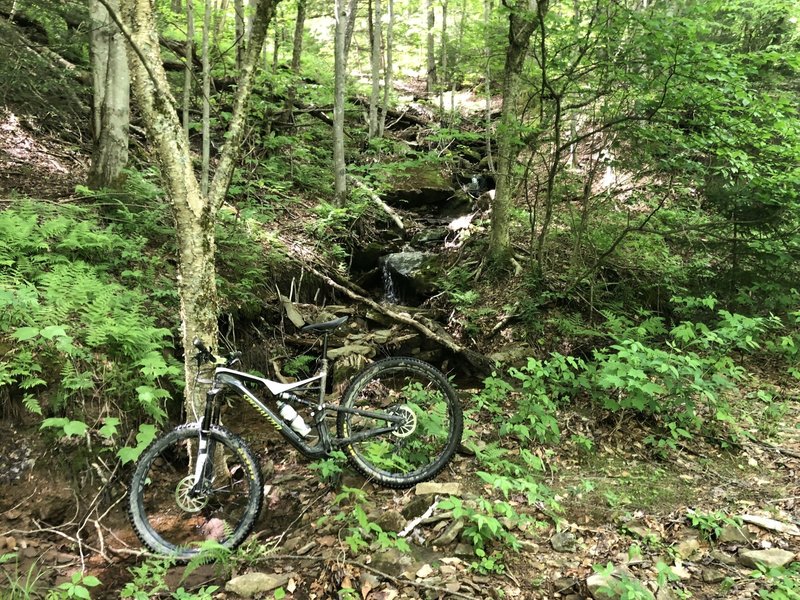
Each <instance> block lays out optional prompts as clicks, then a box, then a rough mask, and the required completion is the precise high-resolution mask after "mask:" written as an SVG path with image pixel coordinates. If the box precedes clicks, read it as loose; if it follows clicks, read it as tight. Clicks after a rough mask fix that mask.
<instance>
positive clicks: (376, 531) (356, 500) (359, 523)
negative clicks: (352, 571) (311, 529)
mask: <svg viewBox="0 0 800 600" xmlns="http://www.w3.org/2000/svg"><path fill="white" fill-rule="evenodd" d="M366 499H367V496H366V493H365V492H364V490H361V489H358V488H351V487H347V486H342V491H341V492H340V493H338V494H337V495H336V498H334V504H336V505H343V504H345V503H352V506H351V507H350V509H349V510H343V511H340V512H339V513H338V514H337V515H336V516H335V517H334V520H335V521H337V522H339V523H341V524H342V525H343V526H344V529H343V531H344V543H345V544H346V545H347V547H348V549H349V550H350V552H351V553H352V554H353V555H356V554H358V553H359V552H361V551H362V550H364V549H367V548H369V547H370V546H371V544H372V545H374V547H375V548H381V549H385V548H397V549H398V550H400V551H402V552H409V551H410V550H411V548H410V547H409V545H408V542H407V541H406V540H405V539H404V538H401V537H398V535H397V534H396V533H394V532H392V531H384V530H383V528H382V527H381V526H380V525H378V524H377V523H375V522H374V521H372V520H371V519H370V518H369V516H368V515H367V512H366V510H365V504H366Z"/></svg>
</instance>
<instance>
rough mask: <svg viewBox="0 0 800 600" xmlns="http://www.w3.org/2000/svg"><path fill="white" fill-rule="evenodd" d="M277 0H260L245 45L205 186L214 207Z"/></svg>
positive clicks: (226, 180)
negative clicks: (236, 86) (222, 138)
mask: <svg viewBox="0 0 800 600" xmlns="http://www.w3.org/2000/svg"><path fill="white" fill-rule="evenodd" d="M279 1H280V0H261V1H260V2H259V3H258V7H257V8H256V15H255V18H254V20H253V28H252V30H251V33H250V40H249V42H248V44H247V57H246V59H245V61H244V64H243V65H242V69H241V75H240V78H239V89H238V91H237V93H236V98H235V100H234V104H233V114H232V116H231V123H230V126H229V127H228V132H227V134H226V136H225V145H224V146H223V148H222V154H221V156H220V159H219V163H217V169H216V171H215V172H214V179H213V180H212V181H211V185H210V186H209V189H208V202H209V203H210V205H211V206H212V208H213V209H214V210H216V209H217V208H219V207H220V206H221V205H222V202H223V201H224V199H225V194H226V193H227V191H228V185H229V184H230V181H231V176H232V175H233V167H234V160H233V159H234V156H235V155H236V154H237V153H238V151H239V146H240V145H241V143H242V138H243V137H244V123H245V117H246V114H247V104H248V101H249V100H250V93H251V91H252V89H253V80H254V79H255V69H256V63H257V62H258V59H259V56H261V48H262V47H263V45H264V38H265V37H266V35H267V27H268V26H269V22H270V21H271V20H272V16H273V15H274V14H275V7H276V6H277V4H278V2H279Z"/></svg>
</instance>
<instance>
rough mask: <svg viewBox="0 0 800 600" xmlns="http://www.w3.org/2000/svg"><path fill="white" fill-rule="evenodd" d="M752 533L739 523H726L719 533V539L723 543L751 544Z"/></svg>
mask: <svg viewBox="0 0 800 600" xmlns="http://www.w3.org/2000/svg"><path fill="white" fill-rule="evenodd" d="M750 538H751V536H750V533H749V532H748V531H747V530H746V529H744V528H742V527H738V526H737V525H725V527H723V528H722V531H720V533H719V537H718V538H717V541H718V542H719V543H721V544H749V543H750Z"/></svg>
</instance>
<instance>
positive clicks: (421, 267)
mask: <svg viewBox="0 0 800 600" xmlns="http://www.w3.org/2000/svg"><path fill="white" fill-rule="evenodd" d="M381 266H382V269H383V272H384V285H385V288H386V298H387V300H388V301H390V302H392V303H394V304H397V303H398V302H409V301H411V300H413V298H414V296H415V295H419V294H422V295H424V294H427V293H429V292H431V291H433V290H434V289H436V281H437V280H439V279H440V278H441V275H442V273H441V271H442V269H441V267H437V263H436V261H435V255H434V254H431V253H430V252H418V251H413V252H396V253H394V254H387V255H386V256H384V257H383V258H382V259H381ZM387 278H388V279H387ZM390 287H391V288H392V289H391V293H390V290H389V288H390ZM392 296H394V297H392Z"/></svg>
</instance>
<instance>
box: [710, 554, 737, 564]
mask: <svg viewBox="0 0 800 600" xmlns="http://www.w3.org/2000/svg"><path fill="white" fill-rule="evenodd" d="M709 556H710V557H711V558H712V559H714V560H716V561H717V562H720V563H722V564H723V565H728V566H732V565H735V564H736V557H735V556H733V555H731V554H728V553H727V552H723V551H722V550H712V551H711V552H710V553H709Z"/></svg>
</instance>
